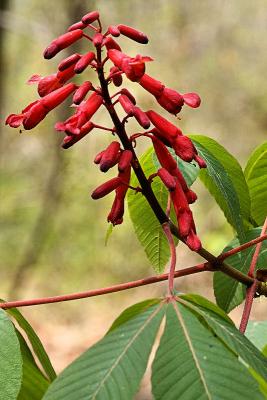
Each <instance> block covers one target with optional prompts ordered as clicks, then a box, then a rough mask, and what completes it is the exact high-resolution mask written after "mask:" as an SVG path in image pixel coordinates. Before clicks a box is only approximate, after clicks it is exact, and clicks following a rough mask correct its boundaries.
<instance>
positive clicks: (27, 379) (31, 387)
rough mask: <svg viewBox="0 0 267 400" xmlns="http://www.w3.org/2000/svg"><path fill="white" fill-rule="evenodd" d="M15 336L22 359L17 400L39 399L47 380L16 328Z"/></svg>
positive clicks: (44, 389)
mask: <svg viewBox="0 0 267 400" xmlns="http://www.w3.org/2000/svg"><path fill="white" fill-rule="evenodd" d="M16 334H17V337H18V339H19V343H20V351H21V356H22V361H23V368H22V383H21V388H20V392H19V395H18V397H17V400H41V399H42V398H43V395H44V393H45V392H46V390H47V388H48V386H49V382H48V380H47V379H46V378H45V377H44V375H43V374H42V372H41V371H40V370H39V368H38V366H37V365H36V362H35V360H34V358H33V356H32V353H31V351H30V349H29V347H28V345H27V343H26V341H25V339H24V338H23V336H22V335H21V334H20V332H19V331H18V330H16Z"/></svg>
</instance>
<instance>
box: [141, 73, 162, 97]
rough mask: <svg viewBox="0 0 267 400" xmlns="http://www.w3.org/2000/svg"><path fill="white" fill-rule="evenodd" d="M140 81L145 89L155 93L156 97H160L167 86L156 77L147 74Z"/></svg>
mask: <svg viewBox="0 0 267 400" xmlns="http://www.w3.org/2000/svg"><path fill="white" fill-rule="evenodd" d="M139 83H140V85H141V86H142V87H143V88H144V89H146V90H147V91H148V92H149V93H151V94H153V96H155V97H159V96H160V95H161V94H162V92H163V90H164V88H165V86H164V85H163V84H162V83H161V82H160V81H157V80H156V79H154V78H152V76H149V75H147V74H144V75H143V76H142V78H141V79H140V81H139Z"/></svg>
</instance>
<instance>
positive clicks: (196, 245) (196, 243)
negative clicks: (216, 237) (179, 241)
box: [185, 229, 202, 251]
mask: <svg viewBox="0 0 267 400" xmlns="http://www.w3.org/2000/svg"><path fill="white" fill-rule="evenodd" d="M185 243H186V244H187V246H188V247H189V249H191V250H192V251H199V250H200V249H201V247H202V245H201V241H200V239H199V237H198V236H197V235H196V234H195V232H194V231H193V230H192V229H191V230H190V232H189V234H188V236H187V238H186V241H185Z"/></svg>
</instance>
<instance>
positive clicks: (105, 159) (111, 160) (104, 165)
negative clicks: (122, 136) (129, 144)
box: [100, 141, 120, 172]
mask: <svg viewBox="0 0 267 400" xmlns="http://www.w3.org/2000/svg"><path fill="white" fill-rule="evenodd" d="M119 151H120V144H119V142H116V141H114V142H112V143H110V145H109V146H108V147H107V148H106V150H105V151H104V153H103V155H102V157H101V160H100V170H101V171H102V172H107V171H108V170H109V169H110V168H112V167H114V165H115V164H117V162H118V160H119V155H120V153H119Z"/></svg>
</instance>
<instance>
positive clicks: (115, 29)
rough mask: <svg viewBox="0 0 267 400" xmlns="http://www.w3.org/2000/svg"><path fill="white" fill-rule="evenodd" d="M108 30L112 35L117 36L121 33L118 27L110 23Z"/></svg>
mask: <svg viewBox="0 0 267 400" xmlns="http://www.w3.org/2000/svg"><path fill="white" fill-rule="evenodd" d="M108 32H109V33H110V34H111V35H112V36H114V37H118V36H120V34H121V33H120V30H119V28H118V27H117V26H115V25H110V26H109V27H108Z"/></svg>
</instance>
